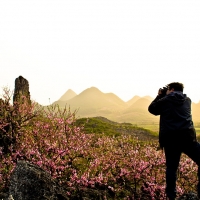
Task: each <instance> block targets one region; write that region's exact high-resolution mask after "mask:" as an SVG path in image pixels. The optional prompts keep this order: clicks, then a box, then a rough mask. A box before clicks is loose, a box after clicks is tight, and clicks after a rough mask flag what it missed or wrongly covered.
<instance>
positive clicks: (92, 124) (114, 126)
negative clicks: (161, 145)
mask: <svg viewBox="0 0 200 200" xmlns="http://www.w3.org/2000/svg"><path fill="white" fill-rule="evenodd" d="M76 124H77V126H84V129H83V130H84V132H86V133H97V134H103V133H104V134H105V135H108V136H118V135H121V134H131V135H134V136H135V137H137V138H138V140H140V141H155V140H158V137H157V133H156V132H152V131H150V130H147V129H144V128H141V127H138V126H134V125H133V124H131V123H118V122H113V121H111V120H108V119H107V118H105V117H92V118H80V119H77V121H76Z"/></svg>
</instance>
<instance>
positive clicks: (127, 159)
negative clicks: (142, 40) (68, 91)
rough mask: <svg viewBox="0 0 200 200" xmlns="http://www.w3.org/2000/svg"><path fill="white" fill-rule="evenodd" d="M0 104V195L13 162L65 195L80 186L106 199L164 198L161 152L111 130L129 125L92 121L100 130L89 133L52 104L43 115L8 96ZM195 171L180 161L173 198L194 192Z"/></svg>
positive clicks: (80, 123) (71, 193)
mask: <svg viewBox="0 0 200 200" xmlns="http://www.w3.org/2000/svg"><path fill="white" fill-rule="evenodd" d="M1 102H2V103H1V107H0V108H1V114H0V131H1V133H2V135H3V136H5V137H8V138H9V139H10V142H8V143H7V146H6V148H7V150H6V151H5V145H4V144H3V145H1V147H0V189H1V190H3V189H6V187H7V186H8V183H9V177H10V174H11V173H12V171H13V169H14V167H15V165H16V163H17V161H18V160H26V161H30V162H32V163H34V164H36V165H38V166H40V167H41V168H43V169H44V170H46V171H48V172H49V173H50V174H51V176H52V177H53V178H55V179H57V180H58V181H59V182H60V184H61V185H62V186H63V187H67V188H70V190H69V192H68V195H69V196H72V195H76V194H78V192H79V188H80V187H85V188H92V189H99V190H105V191H108V193H109V194H110V196H112V199H113V198H115V199H152V200H153V199H164V190H165V175H164V171H165V160H164V155H163V152H162V151H157V145H156V143H154V142H153V141H152V142H151V143H148V144H143V145H141V144H140V142H139V141H138V140H137V138H135V136H133V134H119V133H118V132H117V131H116V127H117V128H119V127H120V128H122V129H123V128H124V129H126V128H127V127H131V125H130V124H115V123H113V124H114V125H113V128H111V127H112V123H110V124H109V125H108V126H106V125H105V124H104V123H100V121H99V119H92V120H91V121H92V123H91V124H93V123H94V122H95V123H98V126H99V128H100V129H93V130H92V131H91V129H89V128H91V127H90V126H88V127H87V126H86V123H85V122H84V120H83V121H81V120H76V118H75V113H71V112H70V109H67V108H65V109H64V110H60V109H59V107H58V106H56V105H54V106H49V107H48V108H47V109H45V110H44V109H42V108H40V107H37V105H36V104H35V103H33V102H32V103H31V105H30V104H27V103H26V101H23V103H20V102H18V103H17V102H15V103H14V104H13V105H12V104H11V103H10V94H9V92H8V91H5V94H4V96H3V100H2V101H1ZM82 122H84V123H82ZM78 124H79V125H78ZM84 125H85V126H86V129H85V128H84ZM118 126H119V127H118ZM7 127H9V128H7ZM87 128H88V129H87ZM135 128H136V129H137V127H135ZM107 129H108V130H109V131H108V132H106V130H107ZM87 131H89V134H88V133H87ZM93 131H96V133H93ZM115 131H116V132H117V133H115ZM104 132H105V133H104ZM196 170H197V169H196V165H195V164H194V163H193V162H191V161H190V160H188V159H187V158H186V157H182V161H181V163H180V168H179V179H178V183H177V190H178V194H179V195H181V194H182V193H183V192H185V191H189V190H191V189H193V188H194V187H195V184H196V182H197V179H196V177H197V176H196ZM188 178H190V181H188ZM107 199H108V197H107Z"/></svg>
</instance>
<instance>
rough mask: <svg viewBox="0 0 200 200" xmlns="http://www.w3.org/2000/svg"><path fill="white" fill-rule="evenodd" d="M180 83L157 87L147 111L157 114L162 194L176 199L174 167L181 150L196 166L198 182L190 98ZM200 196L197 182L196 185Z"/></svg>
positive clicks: (199, 147) (198, 148)
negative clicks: (162, 162) (162, 158)
mask: <svg viewBox="0 0 200 200" xmlns="http://www.w3.org/2000/svg"><path fill="white" fill-rule="evenodd" d="M183 88H184V85H183V84H182V83H179V82H172V83H170V84H168V85H167V87H164V88H162V89H159V91H158V95H157V97H156V98H155V99H154V100H153V101H152V102H151V104H150V105H149V107H148V111H149V112H150V113H151V114H153V115H160V124H159V145H160V148H161V149H164V153H165V159H166V196H167V199H169V200H174V199H175V198H176V179H177V175H176V173H177V169H178V165H179V161H180V157H181V154H182V153H185V154H186V155H187V156H189V157H190V158H191V159H192V160H193V161H194V162H195V163H196V164H197V165H198V179H199V181H200V144H199V143H198V142H197V139H196V132H195V128H194V124H193V121H192V115H191V99H190V98H189V97H187V95H186V94H183ZM197 192H198V195H199V196H200V183H198V184H197Z"/></svg>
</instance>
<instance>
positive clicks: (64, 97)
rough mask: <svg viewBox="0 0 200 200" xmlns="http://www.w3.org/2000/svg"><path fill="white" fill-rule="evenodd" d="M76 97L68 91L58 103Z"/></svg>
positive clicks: (72, 92) (71, 91)
mask: <svg viewBox="0 0 200 200" xmlns="http://www.w3.org/2000/svg"><path fill="white" fill-rule="evenodd" d="M76 95H77V94H76V93H75V92H74V91H73V90H71V89H69V90H67V92H65V94H63V95H62V96H61V97H60V99H59V100H58V101H67V100H69V99H72V98H74V97H75V96H76Z"/></svg>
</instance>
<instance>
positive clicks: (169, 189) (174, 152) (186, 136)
mask: <svg viewBox="0 0 200 200" xmlns="http://www.w3.org/2000/svg"><path fill="white" fill-rule="evenodd" d="M192 131H193V133H192ZM193 134H195V136H194V135H193ZM173 136H174V137H173ZM176 136H177V137H176ZM164 151H165V158H166V194H167V196H168V197H170V198H172V199H173V198H175V197H176V179H177V169H178V166H179V161H180V157H181V154H182V153H185V154H186V155H187V156H189V157H190V158H191V159H192V160H193V161H194V162H195V163H196V164H197V165H198V179H199V180H200V144H199V143H198V142H197V141H196V133H195V131H194V130H185V131H179V132H178V133H175V132H174V133H173V132H171V133H169V137H167V138H166V143H165V145H164ZM197 190H198V194H199V195H200V184H199V183H198V185H197Z"/></svg>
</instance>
